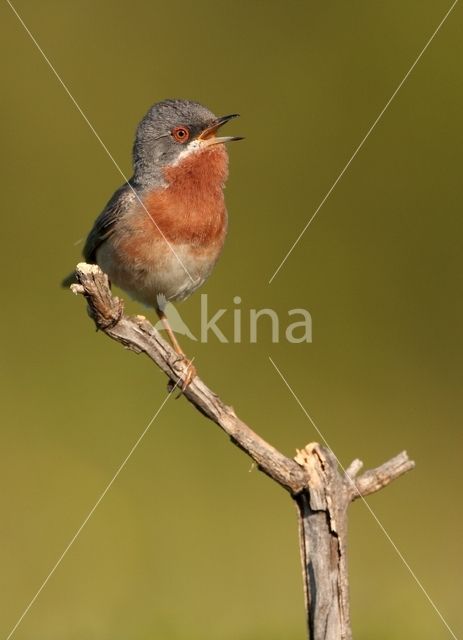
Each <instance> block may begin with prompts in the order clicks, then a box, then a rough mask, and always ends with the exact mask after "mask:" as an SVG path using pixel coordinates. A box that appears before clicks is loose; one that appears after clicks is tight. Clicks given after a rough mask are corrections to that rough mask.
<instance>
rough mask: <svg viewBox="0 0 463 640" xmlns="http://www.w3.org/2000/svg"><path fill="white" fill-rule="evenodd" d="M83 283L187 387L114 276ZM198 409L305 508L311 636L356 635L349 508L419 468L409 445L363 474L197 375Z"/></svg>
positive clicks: (91, 270)
mask: <svg viewBox="0 0 463 640" xmlns="http://www.w3.org/2000/svg"><path fill="white" fill-rule="evenodd" d="M76 276H77V280H78V283H77V284H73V285H71V289H72V291H73V292H74V293H76V294H82V295H83V296H84V297H85V298H86V300H87V303H88V311H89V315H90V316H91V317H92V318H93V320H94V321H95V324H96V326H97V328H98V329H100V330H101V331H103V332H104V333H105V334H106V335H107V336H109V337H110V338H112V339H113V340H116V342H119V343H121V344H122V345H123V346H124V347H126V348H128V349H131V350H132V351H135V352H136V353H145V354H146V355H147V356H148V357H149V358H151V360H153V361H154V362H155V363H156V364H157V365H158V367H159V368H160V369H162V371H163V372H164V373H165V374H166V375H167V377H168V378H169V380H170V381H171V382H172V383H173V384H176V385H178V387H179V388H181V384H182V380H183V379H184V378H185V375H186V371H187V367H188V365H187V363H185V362H184V361H182V360H179V358H178V355H177V354H176V353H175V351H174V350H173V349H172V347H171V346H170V345H169V344H168V343H167V342H166V341H165V340H164V339H163V338H162V337H161V336H160V334H159V332H158V331H157V330H156V329H155V328H154V327H153V326H152V324H151V323H150V322H148V321H147V320H146V319H145V318H143V317H142V316H135V317H128V316H126V315H125V314H124V311H123V303H122V301H121V300H120V299H119V298H117V297H115V296H113V295H112V293H111V290H110V287H109V282H108V278H107V276H106V275H105V274H104V273H103V272H102V271H101V269H100V268H99V267H97V266H96V265H90V264H85V263H80V264H78V265H77V269H76ZM183 394H184V395H185V397H186V398H187V399H188V400H189V402H191V404H193V405H194V406H195V407H196V409H198V411H200V412H201V413H202V414H203V415H205V416H206V417H208V418H210V420H212V421H213V422H215V423H216V424H217V425H218V426H219V427H220V428H221V429H223V431H225V433H227V434H228V436H229V437H230V439H231V441H232V442H233V444H235V445H236V446H238V447H239V448H240V449H242V450H243V451H244V452H245V453H246V454H247V455H248V456H249V457H250V458H252V460H253V461H254V462H255V463H256V465H257V467H258V468H259V469H260V470H261V471H263V472H264V473H265V474H267V475H268V476H269V477H270V478H272V480H275V482H277V483H278V484H279V485H281V486H282V487H283V488H284V489H286V490H287V491H288V492H289V493H290V494H291V496H292V498H293V499H294V500H295V502H296V504H297V507H298V512H299V529H300V547H301V558H302V566H303V575H304V589H305V594H306V605H307V622H308V630H309V638H310V640H350V638H351V637H352V634H351V629H350V618H349V588H348V587H349V580H348V574H347V556H346V547H347V507H348V506H349V504H350V503H351V502H352V501H353V500H355V499H356V498H361V497H364V496H366V495H369V494H370V493H374V492H375V491H378V490H379V489H382V488H383V487H385V486H387V485H388V484H389V483H390V482H392V481H393V480H395V479H396V478H398V477H399V476H401V475H402V474H404V473H406V472H407V471H409V470H410V469H413V467H414V466H415V465H414V462H413V461H411V460H409V458H408V456H407V454H406V452H405V451H404V452H402V453H400V454H399V455H397V456H396V457H395V458H392V459H391V460H389V461H388V462H385V463H384V464H383V465H381V466H380V467H377V468H376V469H371V470H369V471H365V472H364V473H363V474H362V475H360V476H359V477H357V474H358V472H359V471H360V469H361V467H362V463H361V462H360V461H359V460H354V461H353V462H352V464H351V465H350V466H349V467H348V468H347V469H346V471H342V470H341V469H340V467H339V464H338V461H337V459H336V458H335V456H334V454H333V453H332V452H331V451H329V450H328V449H326V448H325V447H322V446H320V445H319V444H316V443H314V444H310V445H307V446H306V447H305V448H304V449H302V450H301V451H298V453H297V455H296V457H295V458H294V459H293V458H288V457H287V456H285V455H284V454H283V453H281V452H280V451H278V450H277V449H275V447H272V445H270V444H269V443H268V442H266V441H265V440H264V439H263V438H261V437H260V436H259V435H258V434H257V433H255V432H254V431H253V430H252V429H251V428H250V427H249V426H248V425H247V424H246V423H245V422H243V421H242V420H240V418H238V416H237V415H236V413H235V411H234V409H233V408H232V407H230V406H228V405H226V404H225V403H224V402H223V401H222V400H221V399H220V398H219V397H218V396H217V395H216V394H215V393H214V392H213V391H211V389H209V387H208V386H206V384H204V382H203V381H202V380H201V379H200V378H199V377H195V378H194V379H193V381H192V382H191V384H190V385H189V386H188V387H187V388H186V389H185V390H184V391H183Z"/></svg>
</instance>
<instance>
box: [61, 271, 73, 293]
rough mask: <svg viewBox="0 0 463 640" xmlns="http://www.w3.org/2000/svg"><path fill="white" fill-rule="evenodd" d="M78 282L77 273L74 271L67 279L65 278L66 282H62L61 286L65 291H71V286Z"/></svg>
mask: <svg viewBox="0 0 463 640" xmlns="http://www.w3.org/2000/svg"><path fill="white" fill-rule="evenodd" d="M76 282H77V278H76V272H75V271H73V272H72V273H70V274H69V275H68V276H66V278H64V280H63V281H62V282H61V286H62V287H63V288H64V289H69V287H70V286H71V284H75V283H76Z"/></svg>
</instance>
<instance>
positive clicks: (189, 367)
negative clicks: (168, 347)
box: [167, 354, 198, 399]
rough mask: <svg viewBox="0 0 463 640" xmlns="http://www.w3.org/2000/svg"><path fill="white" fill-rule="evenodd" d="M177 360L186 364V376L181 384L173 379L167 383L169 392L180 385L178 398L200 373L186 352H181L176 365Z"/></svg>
mask: <svg viewBox="0 0 463 640" xmlns="http://www.w3.org/2000/svg"><path fill="white" fill-rule="evenodd" d="M177 362H183V363H184V364H185V365H186V371H185V377H184V378H183V380H182V382H181V384H180V383H175V382H173V381H172V380H169V383H168V385H167V391H168V392H169V393H170V392H171V391H173V390H174V388H175V386H178V387H179V389H180V392H179V394H178V395H177V396H176V399H177V398H180V396H181V395H182V393H183V392H184V391H185V390H186V389H187V388H188V387H189V386H190V384H191V382H192V381H193V378H195V377H196V376H197V375H198V373H197V371H196V367H195V366H194V365H193V361H192V360H189V359H188V358H187V357H186V355H185V354H179V355H178V358H177V359H176V360H175V362H174V365H175V364H177Z"/></svg>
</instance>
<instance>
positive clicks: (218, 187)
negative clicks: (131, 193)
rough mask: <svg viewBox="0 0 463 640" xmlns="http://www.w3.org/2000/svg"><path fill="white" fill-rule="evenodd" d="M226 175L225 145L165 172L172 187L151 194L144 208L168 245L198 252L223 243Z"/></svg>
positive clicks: (195, 156)
mask: <svg viewBox="0 0 463 640" xmlns="http://www.w3.org/2000/svg"><path fill="white" fill-rule="evenodd" d="M227 174H228V157H227V152H226V150H225V148H224V146H223V145H217V146H216V147H210V148H209V149H206V150H204V151H202V152H199V153H193V154H192V155H191V156H187V157H186V158H185V159H184V160H183V161H182V162H180V163H179V164H178V165H177V166H174V167H169V168H167V169H166V171H165V177H166V181H167V182H168V185H169V186H168V187H167V188H165V189H161V190H158V191H154V192H152V193H151V194H149V195H148V196H147V197H146V198H145V201H144V204H145V206H146V208H147V210H148V212H149V214H150V216H152V218H153V219H154V220H155V221H156V224H157V225H158V226H159V228H160V229H161V230H162V233H163V234H164V235H165V237H166V238H167V239H168V240H169V241H171V242H173V243H182V244H183V243H186V244H189V245H192V247H198V248H199V247H204V248H205V247H206V246H210V245H215V244H216V243H217V242H220V241H221V240H222V241H223V239H224V237H225V233H226V229H227V212H226V209H225V201H224V195H223V186H224V183H225V180H226V178H227ZM148 222H150V221H149V220H148ZM151 226H152V227H154V225H153V224H152V223H151ZM155 230H156V229H155Z"/></svg>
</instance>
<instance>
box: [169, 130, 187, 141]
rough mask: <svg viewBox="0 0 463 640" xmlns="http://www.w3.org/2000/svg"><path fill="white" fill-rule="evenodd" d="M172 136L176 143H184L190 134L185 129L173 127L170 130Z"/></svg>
mask: <svg viewBox="0 0 463 640" xmlns="http://www.w3.org/2000/svg"><path fill="white" fill-rule="evenodd" d="M172 135H173V137H174V138H175V140H177V142H186V141H187V140H188V138H189V137H190V132H189V131H188V129H187V128H186V127H175V129H172Z"/></svg>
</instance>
